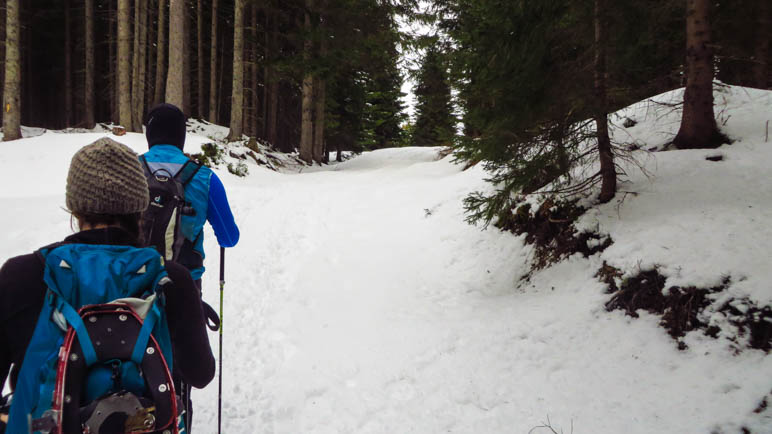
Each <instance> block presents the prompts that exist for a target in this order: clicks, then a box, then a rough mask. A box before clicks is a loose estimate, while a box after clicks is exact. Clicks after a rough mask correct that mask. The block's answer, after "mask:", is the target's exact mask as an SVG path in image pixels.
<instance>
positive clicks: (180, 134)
mask: <svg viewBox="0 0 772 434" xmlns="http://www.w3.org/2000/svg"><path fill="white" fill-rule="evenodd" d="M186 120H187V119H186V118H185V114H184V113H182V110H180V109H179V108H177V106H174V105H171V104H166V103H164V104H159V105H157V106H155V107H153V108H152V109H151V110H150V111H149V112H148V114H147V121H146V122H145V125H146V128H145V137H147V144H148V147H151V148H152V147H153V146H154V145H174V146H176V147H178V148H180V149H182V148H183V147H184V146H185V121H186Z"/></svg>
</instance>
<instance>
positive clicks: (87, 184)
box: [0, 138, 215, 433]
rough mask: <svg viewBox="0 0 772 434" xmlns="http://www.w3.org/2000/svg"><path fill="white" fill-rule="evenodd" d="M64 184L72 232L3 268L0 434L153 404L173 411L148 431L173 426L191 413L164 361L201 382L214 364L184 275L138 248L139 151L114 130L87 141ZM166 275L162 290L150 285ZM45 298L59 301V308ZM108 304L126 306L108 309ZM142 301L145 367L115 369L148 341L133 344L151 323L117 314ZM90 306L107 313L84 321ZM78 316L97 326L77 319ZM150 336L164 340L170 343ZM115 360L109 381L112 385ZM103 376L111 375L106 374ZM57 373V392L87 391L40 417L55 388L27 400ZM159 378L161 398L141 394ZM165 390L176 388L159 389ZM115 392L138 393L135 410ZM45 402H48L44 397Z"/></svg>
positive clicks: (59, 426)
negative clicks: (6, 388)
mask: <svg viewBox="0 0 772 434" xmlns="http://www.w3.org/2000/svg"><path fill="white" fill-rule="evenodd" d="M64 190H65V192H64V193H65V197H64V199H65V203H66V205H67V210H68V211H69V212H70V213H71V215H72V216H73V217H74V218H76V219H77V220H78V228H79V231H78V232H76V233H74V234H72V235H70V236H68V237H66V238H65V239H64V240H63V241H59V242H56V243H53V244H49V245H47V246H45V247H42V248H40V249H39V250H36V251H35V252H34V253H30V254H26V255H21V256H17V257H14V258H11V259H9V260H8V261H6V262H5V263H4V264H3V265H2V267H0V384H6V381H8V384H9V385H10V388H11V390H13V400H12V401H10V402H11V405H10V408H9V406H7V405H5V404H6V403H5V402H4V399H5V398H7V397H5V398H2V399H0V433H2V432H5V431H6V427H5V424H6V423H8V427H7V428H8V432H14V433H17V432H32V431H34V430H33V429H32V427H35V426H36V424H37V425H39V426H43V425H41V424H42V423H46V424H48V425H45V426H50V427H52V431H55V432H76V431H77V432H80V428H81V424H82V423H85V424H90V425H88V427H89V428H90V429H92V428H93V432H124V427H125V426H127V425H124V422H125V421H126V420H129V419H131V418H133V417H136V415H144V414H145V413H143V412H149V413H147V414H151V415H152V414H154V413H153V412H159V411H165V412H166V413H164V414H167V415H168V417H166V416H164V417H163V418H160V417H159V420H158V422H156V421H155V420H150V422H149V423H151V425H150V426H151V427H152V426H153V424H156V423H159V424H158V425H156V426H158V427H164V426H165V425H161V424H162V423H167V422H165V421H167V420H170V421H172V423H175V424H176V422H175V421H177V420H180V419H181V418H183V417H185V416H186V415H185V414H184V413H183V411H182V409H180V408H179V407H175V406H173V405H171V404H169V402H179V401H180V396H179V395H180V393H179V391H178V390H176V389H175V388H174V387H173V386H172V385H171V383H170V381H166V380H165V379H169V380H170V379H171V378H172V372H171V371H170V370H169V367H170V366H173V367H174V372H173V374H174V375H177V376H181V377H182V378H185V380H186V382H187V383H188V384H190V385H192V386H193V387H196V388H204V387H205V386H206V385H207V384H209V382H211V380H212V379H213V378H214V374H215V360H214V356H213V354H212V349H211V346H210V345H209V338H208V334H207V330H206V320H205V318H204V316H203V313H202V311H203V308H202V302H201V295H200V292H199V289H198V288H197V287H196V285H195V284H194V282H193V280H192V278H191V276H190V272H189V271H188V270H187V269H186V268H185V267H183V266H182V265H180V264H177V263H175V262H173V261H165V260H164V259H163V258H162V257H161V256H160V255H159V254H158V253H157V252H155V251H153V250H151V249H148V248H145V247H143V246H142V240H141V239H140V234H141V232H140V228H141V218H142V212H143V211H144V210H145V209H146V208H147V207H148V204H149V203H150V199H149V194H148V193H149V192H148V185H147V181H146V178H145V174H144V171H143V169H142V166H141V164H140V161H139V158H138V155H137V154H136V153H135V152H134V151H132V150H131V149H130V148H129V147H127V146H126V145H123V144H121V143H118V142H116V141H113V140H111V139H109V138H101V139H99V140H97V141H95V142H93V143H91V144H88V145H86V146H84V147H83V148H81V149H80V150H78V151H77V152H76V153H75V154H74V155H73V157H72V160H71V162H70V167H69V172H68V174H67V183H66V186H65V188H64ZM54 206H55V205H54V204H52V207H54ZM159 263H160V266H159V265H158V264H159ZM153 264H155V265H153ZM146 273H147V274H146ZM167 277H168V280H167V281H166V282H165V283H164V284H163V287H162V289H161V287H159V286H157V285H156V283H158V282H160V279H161V278H167ZM156 291H158V292H157V293H156ZM147 294H162V297H161V299H162V300H163V301H162V302H161V303H158V302H155V301H154V300H155V298H150V297H146V296H147ZM127 297H128V298H127ZM138 297H139V298H141V299H142V300H143V301H139V302H135V304H134V305H132V304H131V303H129V302H126V300H138ZM52 301H56V306H55V307H54V305H53V304H51V303H52ZM114 303H123V304H125V305H127V306H129V307H128V308H127V307H117V308H112V307H110V309H109V310H106V309H104V307H105V306H112V305H113V304H114ZM137 303H145V306H146V307H151V306H152V309H153V310H152V312H155V316H154V317H153V318H154V321H155V322H156V323H155V326H153V328H152V329H151V328H148V329H147V330H148V331H150V335H149V337H148V336H145V337H144V338H145V339H148V341H146V342H151V341H150V338H152V339H153V340H152V342H154V343H155V344H150V345H149V346H147V351H140V354H143V353H146V355H145V356H144V358H143V359H142V364H141V367H142V371H132V370H131V369H118V370H117V371H116V369H115V367H116V366H119V367H120V366H123V367H127V366H136V365H130V363H127V362H131V361H132V360H134V357H135V356H134V355H133V354H132V355H131V359H129V356H128V355H127V354H131V353H132V352H131V351H128V353H127V352H126V349H127V348H128V350H131V349H132V347H133V346H134V345H135V343H136V345H137V348H140V349H141V350H144V349H145V347H144V346H142V347H140V346H139V345H140V343H139V342H140V341H139V339H140V337H141V333H140V330H146V329H145V328H144V326H141V327H140V326H138V325H137V322H136V321H134V322H133V321H127V320H126V319H127V317H128V318H133V317H136V318H140V316H139V314H138V313H137V312H136V311H132V315H126V314H121V315H120V316H118V314H117V313H116V310H115V309H117V310H118V311H124V310H131V309H132V308H134V307H135V305H136V304H137ZM68 308H69V313H68V310H67V309H68ZM52 309H54V310H52ZM88 309H103V310H101V311H100V312H101V313H99V314H98V315H92V316H90V317H88V319H89V320H90V321H84V320H85V319H87V318H86V316H85V315H89V313H83V312H88ZM91 312H93V310H92V311H91ZM110 312H112V313H113V314H114V315H112V314H111V313H110ZM56 314H59V315H58V316H57V315H56ZM81 315H84V316H83V317H81ZM109 315H112V316H109ZM147 315H150V313H147ZM97 318H99V320H98V321H99V322H98V323H97ZM142 318H150V316H148V317H144V316H142ZM57 321H58V322H57ZM110 321H112V322H110ZM84 323H87V324H93V323H97V324H101V325H91V326H84ZM159 323H160V324H161V325H160V326H159V325H158V324H159ZM145 324H154V323H153V322H145ZM108 325H109V327H107V326H108ZM88 327H91V329H88ZM96 327H99V328H98V330H97V328H96ZM105 330H106V332H105ZM73 331H75V332H74V333H76V334H77V337H76V338H74V340H72V341H67V339H64V337H66V336H70V335H65V333H68V332H69V333H73ZM159 331H160V333H161V334H158V333H159ZM60 335H61V336H60ZM84 336H85V338H84ZM156 338H158V339H164V338H165V339H166V341H165V342H167V343H166V344H164V341H159V340H156ZM182 338H184V342H183V340H181V339H182ZM89 340H90V341H91V345H90V346H91V347H92V348H91V349H90V351H86V350H83V348H86V349H88V347H84V346H83V342H86V341H89ZM124 340H125V341H124ZM62 342H79V343H80V345H77V348H80V349H81V350H82V352H81V353H77V351H81V350H77V349H76V346H75V345H74V344H72V346H70V344H65V345H62ZM127 345H128V347H127ZM95 348H96V350H95ZM30 349H32V350H30ZM151 350H156V351H157V352H155V354H156V355H158V354H160V355H162V356H163V357H162V358H161V359H160V361H161V362H158V360H159V359H157V358H156V359H153V354H154V352H152V351H151ZM67 352H69V356H67V355H66V354H68V353H67ZM57 354H65V356H64V358H65V360H69V361H70V362H69V364H67V365H66V366H67V368H66V371H61V372H60V371H59V370H58V369H57V365H56V364H50V363H49V360H52V359H51V356H49V355H53V357H54V359H55V356H56V355H57ZM79 354H80V356H79ZM89 356H90V357H92V360H94V362H93V366H94V369H92V370H87V369H81V368H80V367H81V366H84V365H83V364H82V362H80V363H81V364H80V365H78V363H79V362H78V360H80V359H82V360H85V359H86V358H87V357H89ZM41 357H42V358H43V359H41ZM41 360H42V361H41ZM105 360H107V361H105ZM60 363H61V362H60ZM167 363H168V364H167ZM172 363H173V365H172ZM59 366H64V365H59ZM110 366H112V375H113V376H112V380H113V381H110V378H111V377H110V372H109V370H110V369H109V367H110ZM63 372H66V374H67V375H64V374H63ZM105 372H107V376H106V377H104V375H103V374H104V373H105ZM140 372H142V373H145V374H146V375H144V376H143V375H142V373H140ZM147 373H152V375H150V374H147ZM52 378H53V380H52ZM104 378H107V380H108V381H102V380H103V379H104ZM153 378H155V380H152V379H153ZM159 379H160V380H159ZM54 380H55V383H56V386H57V387H61V390H63V391H68V390H83V393H81V392H77V393H76V394H74V395H71V394H70V393H69V392H67V395H66V398H65V399H64V400H63V401H64V404H63V405H62V407H61V409H60V410H58V411H57V412H58V413H59V414H60V417H59V418H58V419H56V418H50V419H47V416H46V414H48V411H46V412H44V413H42V415H39V414H35V413H34V412H35V411H37V408H39V407H34V406H35V405H39V406H42V407H44V408H49V407H46V406H51V408H52V407H53V405H54V399H53V398H52V397H53V396H54V394H53V393H49V394H48V398H46V397H43V396H42V395H41V399H40V401H39V402H38V400H37V398H34V399H33V398H31V397H33V396H37V395H35V394H37V393H38V391H39V390H41V388H42V387H48V385H49V384H52V383H51V381H54ZM124 380H125V381H124ZM156 380H158V381H163V384H162V386H163V387H164V390H161V391H160V392H159V393H158V394H153V393H146V392H142V391H146V390H151V389H149V388H148V387H149V386H148V385H149V384H151V383H150V382H151V381H156ZM43 381H45V383H42V382H43ZM68 381H69V383H68ZM43 390H44V389H43ZM153 390H160V388H156V389H153ZM167 391H172V392H174V394H175V395H176V396H175V395H169V394H168V393H163V392H167ZM62 393H65V392H62ZM116 396H120V397H121V399H125V398H126V397H128V398H131V397H134V398H132V399H135V400H136V403H138V404H136V405H140V406H141V407H134V405H135V404H131V409H128V407H126V406H125V405H124V404H123V403H125V402H127V401H120V403H121V404H120V405H116V404H114V402H117V401H111V399H114V397H116ZM49 398H50V401H46V399H49ZM71 398H72V403H71ZM140 398H141V400H140ZM132 402H133V401H132ZM163 405H165V406H166V407H163ZM87 408H92V409H101V410H99V411H101V413H100V414H101V416H102V417H101V418H94V417H88V418H87V419H81V418H82V417H84V413H83V409H87ZM175 408H176V410H175ZM158 409H161V410H158ZM164 409H165V410H164ZM9 410H10V413H9ZM93 411H94V413H95V414H96V413H97V410H93ZM133 411H136V413H132V412H133ZM159 414H160V413H159ZM87 416H88V415H87ZM146 420H148V419H144V421H146ZM84 421H85V422H84ZM142 423H144V424H147V423H148V422H142ZM94 427H96V428H94ZM145 427H147V425H145ZM161 429H164V428H161ZM46 430H48V429H46ZM187 431H189V430H187ZM36 432H37V431H36ZM126 432H128V431H126ZM132 432H133V430H132ZM159 432H160V431H159Z"/></svg>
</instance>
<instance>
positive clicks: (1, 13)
mask: <svg viewBox="0 0 772 434" xmlns="http://www.w3.org/2000/svg"><path fill="white" fill-rule="evenodd" d="M5 24H6V15H5V8H0V35H1V36H2V37H3V38H5ZM2 42H3V43H2V44H0V59H2V66H0V84H4V83H5V39H3V41H2ZM4 112H5V110H0V122H2V119H3V113H4Z"/></svg>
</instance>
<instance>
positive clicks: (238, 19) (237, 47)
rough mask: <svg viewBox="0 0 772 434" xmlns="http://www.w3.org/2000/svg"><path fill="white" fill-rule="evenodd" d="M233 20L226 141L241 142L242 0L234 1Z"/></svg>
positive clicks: (242, 103) (242, 97)
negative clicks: (230, 91) (231, 65)
mask: <svg viewBox="0 0 772 434" xmlns="http://www.w3.org/2000/svg"><path fill="white" fill-rule="evenodd" d="M235 9H236V10H235V12H234V19H233V93H232V94H231V130H230V132H229V133H228V140H229V141H235V140H241V133H242V128H243V119H242V118H243V110H244V107H243V106H244V0H236V8H235Z"/></svg>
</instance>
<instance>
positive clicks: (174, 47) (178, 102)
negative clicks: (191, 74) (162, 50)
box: [166, 0, 185, 108]
mask: <svg viewBox="0 0 772 434" xmlns="http://www.w3.org/2000/svg"><path fill="white" fill-rule="evenodd" d="M184 26H185V0H169V69H168V71H167V74H166V102H167V103H169V104H173V105H175V106H177V107H179V108H182V106H183V104H182V103H183V101H182V99H183V95H182V92H183V90H182V84H183V79H182V76H183V59H182V58H183V51H184V46H183V45H184V43H183V42H184V41H183V38H184V36H185V30H184Z"/></svg>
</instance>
